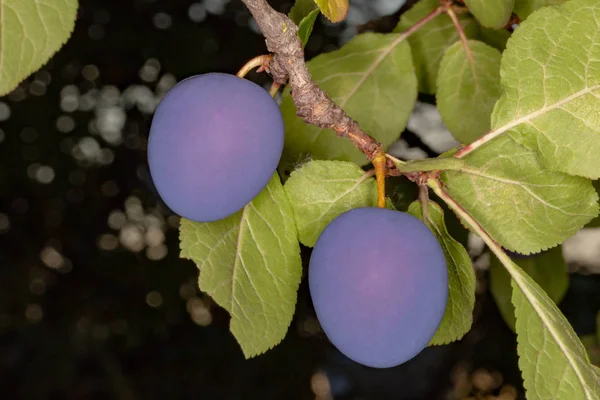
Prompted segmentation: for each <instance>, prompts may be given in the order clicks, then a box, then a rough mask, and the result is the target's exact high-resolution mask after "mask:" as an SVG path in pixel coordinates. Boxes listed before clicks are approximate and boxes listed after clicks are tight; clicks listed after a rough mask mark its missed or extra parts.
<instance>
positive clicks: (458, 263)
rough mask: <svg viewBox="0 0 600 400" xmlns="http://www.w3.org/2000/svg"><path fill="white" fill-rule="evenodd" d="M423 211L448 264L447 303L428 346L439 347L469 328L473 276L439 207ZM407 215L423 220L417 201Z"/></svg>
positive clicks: (465, 253)
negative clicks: (449, 231)
mask: <svg viewBox="0 0 600 400" xmlns="http://www.w3.org/2000/svg"><path fill="white" fill-rule="evenodd" d="M427 208H428V212H427V214H428V215H427V220H426V221H424V222H425V224H426V225H427V226H428V227H429V229H431V231H432V232H433V233H434V234H435V236H436V237H437V239H438V241H439V242H440V245H441V246H442V249H443V250H444V255H445V256H446V264H447V265H448V285H449V292H448V303H447V304H446V311H445V313H444V318H443V319H442V323H441V324H440V326H439V327H438V330H437V331H436V333H435V335H434V336H433V338H432V339H431V342H430V343H429V344H430V345H442V344H447V343H450V342H453V341H455V340H459V339H461V338H462V337H463V336H464V335H465V334H466V333H467V332H468V331H469V330H470V329H471V325H472V324H473V308H474V307H475V273H474V271H473V265H472V264H471V259H470V258H469V254H468V253H467V250H465V248H464V247H463V246H462V245H461V244H460V243H459V242H457V241H456V240H455V239H454V238H452V236H450V234H449V233H448V230H447V229H446V224H445V223H444V211H443V210H442V208H441V207H440V206H439V205H438V204H436V203H434V202H432V201H430V202H429V203H428V207H427ZM408 212H409V213H410V214H412V215H414V216H415V217H417V218H419V219H421V220H423V209H422V204H421V202H420V201H415V202H413V203H412V204H411V205H410V206H409V208H408Z"/></svg>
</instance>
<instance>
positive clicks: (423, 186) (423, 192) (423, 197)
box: [419, 182, 429, 223]
mask: <svg viewBox="0 0 600 400" xmlns="http://www.w3.org/2000/svg"><path fill="white" fill-rule="evenodd" d="M419 201H420V202H421V209H422V210H423V222H424V223H427V221H429V188H428V187H427V183H426V182H425V183H419Z"/></svg>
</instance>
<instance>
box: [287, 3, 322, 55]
mask: <svg viewBox="0 0 600 400" xmlns="http://www.w3.org/2000/svg"><path fill="white" fill-rule="evenodd" d="M318 16H319V7H318V6H317V3H315V1H314V0H297V1H296V3H295V4H294V6H293V7H292V9H291V10H290V12H289V14H288V17H290V19H291V20H292V21H294V23H295V24H296V25H298V36H299V37H300V41H301V42H302V46H306V43H308V39H309V38H310V34H311V33H312V30H313V26H314V25H315V21H316V20H317V17H318Z"/></svg>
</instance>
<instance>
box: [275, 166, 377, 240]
mask: <svg viewBox="0 0 600 400" xmlns="http://www.w3.org/2000/svg"><path fill="white" fill-rule="evenodd" d="M284 188H285V191H286V193H287V195H288V198H289V199H290V204H291V206H292V208H293V210H294V216H295V218H296V225H297V226H298V236H299V238H300V242H301V243H302V244H303V245H305V246H309V247H313V246H314V245H315V243H316V242H317V239H318V238H319V236H320V235H321V232H322V231H323V229H325V227H326V226H327V225H328V224H329V223H330V222H331V221H333V220H334V219H335V218H336V217H337V216H338V215H340V214H342V213H344V212H345V211H348V210H350V209H353V208H357V207H375V206H376V205H377V184H376V182H375V179H374V178H373V175H372V174H368V173H366V172H365V171H363V170H362V169H360V168H359V167H358V166H357V165H356V164H354V163H350V162H343V161H318V160H316V161H309V162H308V163H306V164H304V165H303V166H302V167H300V168H299V169H296V170H295V171H294V172H292V174H291V175H290V177H289V179H288V180H287V181H286V182H285V186H284Z"/></svg>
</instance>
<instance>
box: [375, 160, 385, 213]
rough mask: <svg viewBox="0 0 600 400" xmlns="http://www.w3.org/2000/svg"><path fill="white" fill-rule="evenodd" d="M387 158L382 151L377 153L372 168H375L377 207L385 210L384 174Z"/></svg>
mask: <svg viewBox="0 0 600 400" xmlns="http://www.w3.org/2000/svg"><path fill="white" fill-rule="evenodd" d="M386 162H387V158H386V157H385V153H384V152H383V151H380V152H378V153H377V154H376V155H375V157H373V166H374V167H375V179H376V180H377V207H379V208H385V173H386V168H385V165H386Z"/></svg>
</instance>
